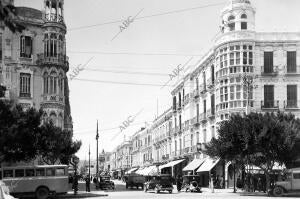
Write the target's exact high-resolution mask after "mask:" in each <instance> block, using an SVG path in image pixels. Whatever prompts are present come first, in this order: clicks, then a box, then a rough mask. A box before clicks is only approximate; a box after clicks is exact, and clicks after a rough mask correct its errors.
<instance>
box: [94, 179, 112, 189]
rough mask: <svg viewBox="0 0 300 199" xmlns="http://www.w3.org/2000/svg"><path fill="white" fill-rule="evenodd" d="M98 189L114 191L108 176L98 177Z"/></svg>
mask: <svg viewBox="0 0 300 199" xmlns="http://www.w3.org/2000/svg"><path fill="white" fill-rule="evenodd" d="M98 187H99V189H101V190H103V189H112V190H114V189H115V184H114V182H113V181H111V180H110V176H100V177H99V182H98Z"/></svg>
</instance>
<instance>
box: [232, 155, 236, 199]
mask: <svg viewBox="0 0 300 199" xmlns="http://www.w3.org/2000/svg"><path fill="white" fill-rule="evenodd" d="M232 164H233V193H236V188H235V187H236V186H235V184H236V182H235V164H236V161H235V160H232Z"/></svg>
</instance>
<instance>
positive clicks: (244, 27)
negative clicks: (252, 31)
mask: <svg viewBox="0 0 300 199" xmlns="http://www.w3.org/2000/svg"><path fill="white" fill-rule="evenodd" d="M241 30H247V22H241Z"/></svg>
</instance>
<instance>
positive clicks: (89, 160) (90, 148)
mask: <svg viewBox="0 0 300 199" xmlns="http://www.w3.org/2000/svg"><path fill="white" fill-rule="evenodd" d="M89 180H91V146H90V145H89Z"/></svg>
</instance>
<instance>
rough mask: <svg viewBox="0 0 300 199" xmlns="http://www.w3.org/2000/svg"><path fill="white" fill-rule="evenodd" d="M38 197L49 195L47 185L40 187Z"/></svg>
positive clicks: (42, 197)
mask: <svg viewBox="0 0 300 199" xmlns="http://www.w3.org/2000/svg"><path fill="white" fill-rule="evenodd" d="M35 195H36V198H37V199H47V198H48V196H49V190H48V188H46V187H40V188H38V189H37V190H36V192H35Z"/></svg>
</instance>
